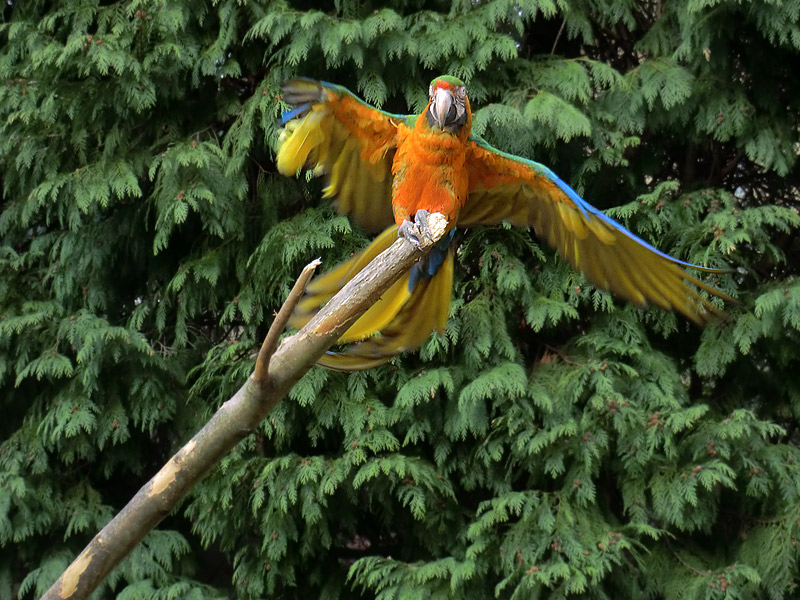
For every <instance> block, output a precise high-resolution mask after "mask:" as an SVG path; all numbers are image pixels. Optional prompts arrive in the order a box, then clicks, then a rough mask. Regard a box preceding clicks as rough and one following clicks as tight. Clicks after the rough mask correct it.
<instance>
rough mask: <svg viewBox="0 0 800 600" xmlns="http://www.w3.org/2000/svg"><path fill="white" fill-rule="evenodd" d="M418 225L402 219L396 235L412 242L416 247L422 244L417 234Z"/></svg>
mask: <svg viewBox="0 0 800 600" xmlns="http://www.w3.org/2000/svg"><path fill="white" fill-rule="evenodd" d="M419 232H420V227H419V226H418V225H416V224H415V223H412V222H411V221H409V220H408V219H403V222H402V224H401V225H400V228H399V230H398V232H397V235H398V236H400V237H401V238H405V239H407V240H408V241H409V242H411V243H412V244H414V245H415V246H416V247H417V248H419V247H420V245H421V244H422V239H421V238H420V236H419Z"/></svg>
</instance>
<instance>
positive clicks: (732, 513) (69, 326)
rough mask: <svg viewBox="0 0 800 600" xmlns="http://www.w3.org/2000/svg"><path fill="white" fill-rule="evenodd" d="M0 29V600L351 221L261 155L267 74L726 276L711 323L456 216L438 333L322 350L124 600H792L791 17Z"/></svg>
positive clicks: (243, 15) (243, 4) (209, 6)
mask: <svg viewBox="0 0 800 600" xmlns="http://www.w3.org/2000/svg"><path fill="white" fill-rule="evenodd" d="M2 11H3V12H2V16H3V18H2V21H1V22H0V76H1V77H2V80H3V81H2V83H3V85H1V86H0V111H1V112H2V118H0V168H1V169H2V170H0V181H1V182H2V188H1V190H2V191H1V192H0V193H1V194H2V196H0V397H2V401H1V402H2V408H3V414H4V419H3V422H2V424H0V597H2V598H14V597H19V598H32V597H37V596H39V595H40V594H41V593H43V592H44V590H46V589H47V588H48V586H49V585H50V583H51V582H52V581H54V580H55V579H56V578H57V577H58V575H59V574H60V573H61V572H62V571H63V569H64V568H65V567H66V565H68V564H69V562H70V561H71V560H72V559H73V558H74V557H75V556H76V555H77V554H78V552H80V550H81V549H82V547H83V546H84V545H85V544H86V543H87V542H88V540H90V539H91V537H92V536H93V535H94V533H95V532H96V531H97V530H98V529H99V528H101V527H102V526H103V525H104V524H105V523H107V522H108V520H109V519H110V518H111V517H112V516H113V515H114V514H115V513H116V512H117V511H118V510H119V509H120V508H121V507H122V506H124V504H125V503H126V502H127V501H128V499H129V498H130V497H131V496H132V495H133V494H134V493H135V491H136V490H137V489H138V488H139V487H140V486H141V485H143V484H144V483H145V482H146V481H147V480H148V478H149V477H150V476H151V475H152V474H153V473H154V472H155V471H156V470H157V469H158V468H159V467H160V466H161V465H162V464H163V463H164V462H165V461H166V460H167V459H168V457H169V456H170V455H171V454H172V453H173V452H174V451H175V450H176V449H177V448H178V447H179V445H180V444H181V443H182V442H183V441H185V440H186V439H187V438H188V437H189V436H190V435H191V434H192V433H193V432H194V431H196V429H198V428H199V427H200V426H201V425H202V423H204V422H205V420H206V419H207V418H208V417H209V416H210V415H211V414H212V413H213V411H214V410H215V409H216V408H217V407H218V406H219V405H220V404H221V403H222V402H223V401H224V400H226V399H227V398H228V397H229V396H230V395H231V394H232V393H233V392H234V391H235V390H236V389H237V388H238V387H239V386H240V385H241V384H242V382H243V381H244V380H245V378H246V377H247V376H248V375H249V373H250V371H251V369H252V365H253V359H254V353H255V351H256V349H257V348H258V344H259V342H260V339H261V338H262V336H263V335H264V333H265V331H266V328H267V327H268V325H269V323H270V322H271V320H272V315H273V313H274V311H275V310H276V309H277V308H278V307H279V306H280V304H281V302H282V301H283V299H284V297H285V295H286V293H287V292H288V290H289V289H290V286H291V285H292V283H293V281H294V278H295V277H296V275H297V274H298V273H299V271H300V269H301V267H302V266H303V265H304V264H306V263H307V262H308V261H309V260H311V259H313V258H316V257H317V256H322V258H323V259H324V261H325V265H327V266H329V265H334V264H336V263H337V262H338V261H340V260H342V259H344V258H346V257H347V256H349V255H350V254H351V253H352V252H355V251H357V250H358V249H359V248H361V247H363V246H364V245H365V244H366V242H367V237H366V236H365V235H364V234H363V233H362V232H360V231H358V230H357V229H356V228H354V227H352V226H351V225H350V223H349V222H348V221H347V219H346V218H344V217H340V216H337V215H336V214H335V211H334V209H333V208H332V207H331V203H330V202H329V201H326V200H320V196H321V188H322V185H321V184H320V182H319V181H317V180H314V179H312V178H310V177H309V178H299V179H298V180H290V179H286V178H282V177H280V176H278V175H277V173H276V169H275V166H274V161H273V159H274V150H275V144H276V142H277V138H276V121H277V118H278V115H279V113H280V111H281V108H282V106H281V102H280V97H279V85H280V83H281V81H283V80H284V79H286V78H288V77H290V76H295V75H306V76H311V77H319V78H322V79H325V80H327V81H332V82H335V83H338V84H342V85H345V86H347V87H348V88H350V89H352V90H353V91H355V92H358V93H359V94H360V95H361V96H362V97H364V98H365V99H366V100H367V101H369V102H372V103H374V104H377V105H380V106H381V107H382V108H384V109H386V110H390V111H392V112H398V113H407V112H413V111H419V110H421V109H422V108H423V107H424V105H425V103H426V101H427V95H426V89H427V82H428V81H430V80H431V79H432V78H433V77H434V76H435V75H439V74H442V73H448V74H451V75H455V76H458V77H461V78H463V79H465V80H466V81H467V84H468V89H469V93H470V99H471V102H472V106H473V109H475V110H476V112H475V119H474V129H475V131H476V132H478V133H480V134H481V135H483V136H485V137H486V138H487V139H488V140H489V141H490V142H491V143H492V144H493V145H495V146H497V147H498V148H501V149H502V150H504V151H508V152H514V153H519V154H522V155H524V156H526V157H528V158H533V159H535V160H538V161H540V162H544V163H546V164H548V166H550V167H551V168H552V169H553V170H554V171H555V172H556V173H559V174H560V176H561V177H562V178H564V179H565V180H566V181H569V182H570V183H571V184H572V185H573V186H574V187H576V189H578V190H579V191H580V192H581V193H582V194H583V195H584V196H585V197H586V198H587V199H588V200H589V201H590V202H592V203H593V204H595V205H596V206H598V207H600V208H603V209H609V213H610V214H612V215H613V216H614V217H615V218H618V219H620V220H622V221H623V222H624V223H626V225H627V226H629V227H630V228H631V229H632V230H633V231H634V232H636V233H638V234H639V235H641V236H643V237H645V238H646V239H648V240H649V241H651V242H652V243H654V244H655V245H656V246H657V247H659V248H660V249H663V250H664V251H666V252H669V253H671V254H673V255H675V256H677V257H679V258H681V259H683V260H687V261H691V262H695V263H699V264H704V265H709V266H713V267H718V268H730V269H731V270H730V271H729V272H725V273H721V274H715V275H709V276H707V275H703V276H702V278H704V281H708V283H709V284H711V285H714V286H716V287H718V288H719V289H721V290H723V291H724V292H726V293H728V294H730V295H732V296H735V297H736V298H737V299H738V300H739V304H735V305H728V306H725V307H724V308H725V309H726V310H727V312H728V314H729V317H728V319H727V320H726V321H720V322H715V323H713V324H711V325H710V326H708V327H707V328H706V329H704V330H699V329H697V328H695V327H693V326H691V325H690V324H688V323H686V322H685V321H684V320H682V319H681V318H679V317H677V316H675V315H673V314H670V313H665V312H663V311H660V310H658V309H656V308H653V307H645V308H640V307H635V306H630V305H624V304H623V303H620V302H617V301H615V300H614V299H613V298H612V297H611V296H610V295H609V294H608V293H606V292H603V291H601V290H596V289H594V288H593V287H591V286H589V285H588V284H587V282H586V281H585V279H584V278H583V277H582V276H581V275H580V274H578V273H575V272H573V271H572V270H571V269H570V268H569V266H568V265H566V264H565V263H564V262H563V261H561V260H560V259H558V257H557V256H556V254H555V253H553V252H552V251H550V250H549V249H548V248H547V247H546V245H545V244H544V243H542V242H541V241H539V240H537V239H536V238H535V236H534V235H533V234H532V232H530V231H524V230H519V229H514V228H511V227H509V226H504V225H501V226H497V227H486V228H475V229H473V230H471V231H466V232H459V233H458V235H457V238H456V240H457V244H458V252H457V269H456V285H455V293H454V297H453V302H452V304H451V318H450V320H449V322H448V325H447V329H446V331H445V332H444V333H443V334H435V335H433V336H431V338H430V339H429V340H428V341H427V342H426V344H425V345H424V346H423V348H422V349H421V350H420V352H419V353H416V354H410V355H407V356H402V357H400V358H398V359H396V360H394V361H393V362H392V363H391V364H389V365H386V366H383V367H380V368H377V369H374V370H372V371H369V372H364V373H355V374H352V375H343V374H340V373H331V372H328V371H324V370H322V369H313V370H312V371H310V372H309V373H307V374H306V375H305V376H304V377H303V379H302V380H301V381H300V382H299V383H298V384H297V385H296V386H295V388H294V389H293V390H292V392H291V394H290V396H289V397H288V398H287V399H286V400H285V401H283V402H282V403H281V404H280V405H279V406H278V407H277V408H275V410H273V412H272V413H270V415H269V417H268V418H267V419H266V420H265V421H264V422H263V423H262V424H261V426H260V427H259V430H258V431H257V432H256V433H255V434H253V435H251V436H249V437H248V438H247V439H245V440H244V441H242V443H241V444H240V445H239V446H238V447H237V448H236V449H235V450H234V451H233V452H232V453H231V454H230V455H228V456H227V457H225V458H224V460H223V461H222V463H221V464H220V465H219V467H218V468H216V469H214V470H213V471H212V472H211V473H210V474H209V475H208V477H207V478H206V479H205V480H204V481H203V482H202V483H201V484H200V485H199V486H198V488H197V489H196V490H195V491H194V492H193V494H192V496H191V497H190V499H189V500H188V501H187V503H186V504H185V505H184V506H182V507H181V508H180V509H178V510H177V511H175V513H174V514H172V515H170V517H169V518H168V519H167V520H166V521H165V522H164V523H162V525H161V526H160V527H159V529H158V530H156V531H154V532H152V533H151V534H150V535H149V536H148V537H147V538H146V539H145V541H144V542H143V543H142V544H141V545H140V546H139V547H138V548H137V549H136V550H135V552H134V553H133V554H132V555H131V556H130V557H129V558H128V559H127V560H126V561H125V562H123V563H122V564H121V565H120V566H119V567H118V568H117V569H116V570H115V571H114V573H112V575H111V576H110V577H109V578H108V579H107V581H106V582H105V583H104V584H103V586H101V588H100V591H99V592H98V597H119V598H137V599H138V598H164V599H168V598H223V597H237V598H264V597H281V598H309V597H311V598H317V597H319V598H327V599H333V598H375V597H377V598H383V599H395V600H399V599H403V598H407V599H412V598H413V599H417V598H431V599H433V598H459V599H461V598H467V599H469V598H475V599H478V598H481V599H483V598H490V597H498V598H519V599H522V598H539V597H547V598H565V597H585V598H598V599H600V598H609V599H610V598H666V599H679V598H680V599H687V598H692V599H694V598H743V599H750V598H770V599H772V598H774V599H780V598H790V597H794V596H795V595H796V593H797V592H796V590H797V586H798V584H800V570H798V564H800V552H799V551H798V549H797V541H798V539H797V538H798V537H800V531H799V530H800V521H798V513H797V507H798V506H800V492H799V491H798V490H800V438H799V437H798V431H799V429H798V419H800V380H799V379H798V376H797V371H798V367H800V365H799V364H798V360H799V358H798V352H797V348H798V347H800V282H799V281H798V265H800V245H799V244H798V241H797V239H798V236H797V230H798V227H799V226H800V217H799V216H798V211H797V198H798V187H799V186H800V180H799V179H798V169H799V168H800V167H798V154H797V148H798V145H799V144H800V139H798V128H797V123H798V113H799V112H800V105H798V98H800V89H799V88H800V86H799V85H798V80H797V77H796V76H795V73H794V71H793V65H795V64H796V63H797V61H798V54H799V53H800V25H799V24H798V3H797V2H796V1H794V0H792V1H789V2H782V3H766V4H765V3H739V2H733V1H721V2H705V1H697V0H686V1H677V2H661V3H636V2H611V3H609V2H607V3H564V2H552V1H549V0H524V1H521V0H487V1H481V2H476V1H473V0H454V1H452V2H450V3H446V2H440V1H436V2H434V1H427V0H411V1H410V0H393V1H391V2H387V3H383V4H380V3H375V2H371V1H366V2H353V1H350V0H337V1H336V2H334V3H311V2H302V3H301V2H295V3H289V2H284V1H272V2H264V1H258V0H219V1H217V2H213V3H211V2H209V3H196V2H194V3H190V2H186V1H180V0H179V1H174V2H155V1H151V0H131V1H129V2H116V3H109V2H99V1H97V0H88V1H85V2H81V3H76V2H66V1H61V2H43V1H41V0H31V1H28V2H13V3H11V4H7V5H6V6H5V7H4V8H3V9H2Z"/></svg>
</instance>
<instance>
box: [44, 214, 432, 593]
mask: <svg viewBox="0 0 800 600" xmlns="http://www.w3.org/2000/svg"><path fill="white" fill-rule="evenodd" d="M428 224H429V226H430V228H431V231H432V233H433V237H434V239H433V240H430V239H428V238H427V237H426V236H425V235H424V234H420V235H419V239H421V240H422V243H421V244H420V248H419V249H418V248H417V247H415V246H414V245H413V244H411V243H410V242H408V241H406V240H404V239H398V240H397V241H396V242H395V243H394V244H392V246H391V247H389V248H388V249H387V250H385V251H384V252H382V253H381V254H380V255H378V256H377V257H376V258H375V259H374V260H373V261H372V262H371V263H370V264H369V265H367V266H366V268H364V269H363V270H362V271H361V272H360V273H359V274H358V275H356V276H355V277H354V278H353V279H352V280H351V281H350V282H349V283H348V284H347V285H346V286H345V287H344V288H343V289H342V290H341V291H340V292H339V293H338V294H336V296H334V297H333V298H332V299H331V300H330V301H329V302H328V303H327V304H326V305H325V306H324V307H323V308H322V310H320V312H319V313H318V314H317V315H316V316H315V317H314V318H313V319H311V321H309V322H308V324H306V326H305V327H303V329H301V330H300V331H299V332H297V333H296V334H295V335H293V336H292V337H290V338H288V339H286V340H284V342H283V344H281V346H280V347H279V348H278V349H277V350H276V351H275V352H274V354H273V355H272V359H271V360H270V361H269V364H268V365H262V367H261V368H262V371H263V375H265V377H264V378H263V379H260V380H256V379H255V376H251V377H249V378H248V380H247V381H246V382H245V384H244V385H243V386H242V387H241V388H239V391H237V392H236V394H234V396H233V397H232V398H230V399H229V400H228V401H227V402H225V403H224V404H223V405H222V406H221V407H220V408H219V410H217V412H216V413H215V414H214V416H213V417H211V419H210V420H209V422H208V423H206V425H205V426H204V427H203V428H202V429H201V430H200V431H199V432H198V433H197V434H196V435H195V436H194V437H193V438H192V439H191V440H189V442H187V443H186V445H185V446H184V447H183V448H181V449H180V450H179V451H178V453H177V454H175V455H174V456H173V457H172V458H171V459H170V460H169V462H167V464H166V465H164V467H162V468H161V470H160V471H159V472H158V473H156V475H155V477H153V478H152V479H151V480H150V481H149V482H148V483H146V484H145V485H144V486H143V487H142V488H141V489H140V490H139V491H138V492H137V493H136V495H135V496H134V497H133V498H132V499H131V501H130V502H128V504H127V505H126V506H125V508H123V509H122V510H121V511H120V512H119V514H118V515H117V516H115V517H114V519H112V520H111V522H110V523H109V524H108V525H106V526H105V527H104V528H103V529H102V530H101V531H100V533H98V534H97V535H96V536H95V537H94V539H92V541H91V542H90V543H89V545H88V546H86V548H85V549H84V550H83V552H81V554H80V555H79V556H78V557H77V558H76V559H75V560H74V561H73V563H72V564H71V565H70V566H69V567H68V568H67V570H66V571H64V573H62V574H61V576H60V577H59V578H58V579H57V580H56V582H55V583H54V584H53V585H52V587H51V588H50V589H49V590H48V591H47V592H46V593H45V595H44V596H42V598H43V600H55V599H59V600H64V599H67V598H69V599H71V600H76V599H83V598H87V597H88V596H89V595H90V594H91V593H92V592H93V591H94V590H95V589H96V588H97V586H98V585H100V583H101V582H102V581H103V579H105V577H106V576H107V575H108V574H109V573H110V572H111V570H112V569H113V568H114V567H115V566H116V565H117V564H119V562H120V561H121V560H122V559H123V558H125V556H127V555H128V553H129V552H130V551H131V550H132V549H133V548H134V547H135V546H136V544H138V543H139V542H140V541H141V540H142V538H144V536H145V535H147V533H148V532H149V531H150V530H152V529H153V528H154V527H155V526H156V525H158V523H159V522H160V521H161V520H162V519H163V518H164V517H165V516H167V514H169V513H170V512H171V511H172V510H173V509H174V508H175V507H176V506H177V504H178V503H179V502H180V501H181V500H182V499H183V498H184V497H185V496H186V494H188V493H189V491H190V490H191V489H192V488H193V487H194V486H195V485H196V484H197V482H198V481H200V479H201V478H202V477H203V476H204V475H205V474H206V473H207V472H208V471H209V470H211V469H212V468H213V467H214V466H215V465H216V464H217V463H218V462H219V461H220V460H221V459H222V457H223V456H225V455H226V454H227V453H228V452H229V451H230V450H231V449H232V448H233V447H234V446H235V445H236V444H237V443H238V442H239V441H240V440H242V439H243V438H244V437H245V436H247V435H248V434H250V433H251V432H252V431H253V430H254V429H255V428H256V427H257V426H258V424H259V423H260V422H261V420H262V419H263V418H264V417H265V416H266V415H267V413H269V411H270V410H272V408H273V407H274V406H275V405H276V404H277V403H278V402H279V401H280V400H281V398H283V397H284V396H285V395H286V394H287V393H288V391H289V390H290V389H291V387H292V386H293V385H294V384H295V383H296V382H297V381H298V380H299V379H300V378H301V377H302V376H303V374H304V373H305V372H306V371H308V369H310V368H311V367H312V366H313V365H314V363H315V362H316V361H317V359H318V358H319V357H320V356H322V354H323V353H324V352H325V351H326V350H327V349H328V348H330V346H332V345H333V344H334V343H335V342H336V340H338V339H339V337H340V336H341V334H342V333H343V332H344V331H346V330H347V328H348V327H350V325H352V324H353V322H355V320H356V319H358V317H360V316H361V315H362V314H363V313H364V312H365V311H366V310H367V309H368V308H369V307H370V306H372V304H374V303H375V302H376V301H377V300H378V298H380V296H381V294H383V293H384V292H385V291H386V290H387V289H388V288H389V287H390V286H391V285H392V284H393V283H394V282H395V281H397V280H398V279H399V278H400V276H401V275H402V274H403V273H405V272H406V271H408V269H410V268H411V266H412V265H413V264H414V263H415V262H416V261H418V260H419V259H420V258H421V257H422V256H424V255H425V254H426V253H427V252H429V251H430V249H431V248H432V247H433V245H434V243H435V242H436V241H438V240H439V239H440V238H441V237H442V236H443V235H444V233H445V230H446V226H447V221H446V219H445V218H444V217H443V216H442V215H439V214H434V215H431V216H430V217H429V219H428ZM301 279H302V276H301ZM299 283H300V280H298V284H299ZM298 284H296V285H295V288H297V285H298ZM304 285H305V284H303V286H304ZM293 292H294V290H293ZM288 303H289V301H288V300H287V304H288ZM284 306H286V304H285V305H284ZM281 312H283V309H281ZM290 312H291V311H290ZM279 316H280V315H279ZM277 320H278V319H277V318H276V321H277ZM273 327H276V325H275V324H274V325H273ZM277 335H278V334H274V336H273V334H272V331H270V333H268V334H267V339H266V340H265V341H264V344H262V352H264V356H268V355H269V354H270V347H271V346H270V344H272V345H273V346H274V341H270V340H271V339H272V337H274V338H275V339H277ZM268 342H269V343H268ZM265 347H266V350H264V349H265ZM259 355H260V356H261V352H260V353H259Z"/></svg>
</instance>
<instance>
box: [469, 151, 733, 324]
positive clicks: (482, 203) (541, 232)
mask: <svg viewBox="0 0 800 600" xmlns="http://www.w3.org/2000/svg"><path fill="white" fill-rule="evenodd" d="M468 143H469V146H470V147H469V151H468V154H467V170H468V172H469V174H470V182H469V195H468V197H467V200H466V203H465V205H464V207H463V208H462V209H461V213H460V214H459V219H458V225H459V226H461V227H469V226H472V225H479V224H495V223H500V222H501V221H508V222H509V223H511V224H512V225H516V226H518V227H533V228H534V230H535V231H536V234H537V235H538V236H539V237H540V238H543V239H545V240H547V242H548V243H549V244H550V245H551V246H552V247H553V248H555V249H556V250H558V252H559V254H560V255H561V256H562V257H563V258H565V259H567V260H568V261H569V262H570V263H572V265H573V266H574V267H575V268H576V269H578V270H579V271H581V272H582V273H583V274H584V275H585V276H586V278H587V279H589V281H591V282H592V283H593V284H595V285H597V286H598V287H601V288H605V289H608V290H610V291H611V292H613V293H614V294H617V295H618V296H621V297H622V298H625V299H626V300H630V301H631V302H635V303H636V304H640V305H643V304H646V303H647V302H652V303H653V304H656V305H658V306H660V307H661V308H664V309H667V310H677V311H679V312H681V313H683V314H684V315H685V316H686V317H688V318H689V319H691V320H692V321H694V322H695V323H703V322H704V321H707V320H708V319H709V318H710V315H711V314H712V313H717V314H719V313H720V311H719V309H718V308H717V307H715V306H714V305H713V304H711V302H709V300H708V298H707V297H705V296H703V295H701V294H700V293H699V292H698V291H697V289H695V287H693V286H696V287H698V288H701V289H703V290H705V291H707V292H709V293H711V294H713V295H715V296H719V297H720V298H723V299H725V300H732V298H730V297H729V296H727V295H726V294H724V293H722V292H720V291H719V290H715V289H714V288H712V287H711V286H709V285H707V284H705V283H703V282H702V281H700V280H699V279H698V278H696V277H694V276H692V275H690V274H689V273H687V272H686V271H684V270H683V268H682V267H691V268H694V269H698V270H700V271H704V272H707V273H720V272H724V270H719V269H709V268H707V267H700V266H697V265H693V264H691V263H687V262H683V261H681V260H678V259H676V258H673V257H672V256H669V255H668V254H665V253H663V252H661V251H660V250H657V249H656V248H654V247H653V246H651V245H650V244H648V243H647V242H646V241H644V240H643V239H641V238H640V237H638V236H636V235H635V234H633V233H631V232H630V231H628V230H627V229H626V228H625V227H623V226H622V225H621V224H620V223H617V222H616V221H615V220H614V219H612V218H611V217H608V216H607V215H605V214H603V213H602V212H600V211H599V210H598V209H596V208H595V207H593V206H592V205H590V204H589V203H588V202H586V201H585V200H584V199H583V198H581V197H580V196H579V195H578V194H577V193H576V192H575V190H573V189H572V188H570V187H569V186H568V185H567V184H566V183H564V182H563V181H562V180H561V179H559V178H558V176H557V175H556V174H555V173H553V172H552V171H551V170H550V169H548V168H547V167H545V166H544V165H541V164H539V163H537V162H533V161H530V160H526V159H524V158H520V157H518V156H514V155H511V154H506V153H504V152H500V151H499V150H497V149H495V148H493V147H492V146H490V145H489V144H488V143H486V141H484V140H483V139H481V138H479V137H477V136H472V137H471V138H470V140H469V141H468Z"/></svg>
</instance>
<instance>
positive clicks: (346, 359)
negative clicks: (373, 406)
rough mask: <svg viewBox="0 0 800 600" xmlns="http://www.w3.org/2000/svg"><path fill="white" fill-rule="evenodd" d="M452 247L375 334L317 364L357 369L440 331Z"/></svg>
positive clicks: (449, 289) (450, 283) (449, 281)
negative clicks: (442, 260) (436, 268)
mask: <svg viewBox="0 0 800 600" xmlns="http://www.w3.org/2000/svg"><path fill="white" fill-rule="evenodd" d="M453 257H454V253H453V250H452V249H450V250H449V251H448V252H447V256H446V257H445V260H444V262H443V263H442V267H441V268H440V269H439V270H438V271H437V272H436V274H435V275H434V276H433V277H431V278H430V279H427V280H425V281H421V282H419V283H417V285H416V286H415V287H414V290H413V291H412V292H411V295H410V296H409V298H408V301H407V302H406V303H405V304H404V305H403V307H402V308H401V309H400V310H399V311H398V312H397V314H396V315H395V316H394V318H393V319H392V320H391V322H390V323H389V324H388V325H386V326H385V327H383V328H382V329H381V330H380V332H379V333H377V335H373V336H372V337H369V338H366V339H364V340H362V341H359V342H356V343H354V344H351V345H350V346H348V347H347V348H345V349H344V350H342V351H341V352H328V353H327V354H325V355H324V356H323V357H322V358H321V359H320V360H319V364H321V365H323V366H325V367H328V368H329V369H335V370H337V371H358V370H362V369H369V368H372V367H374V366H377V365H380V364H382V363H384V362H386V361H388V360H389V359H391V358H392V357H394V356H397V355H398V354H400V353H401V352H404V351H406V350H414V349H416V348H419V347H420V346H421V345H422V344H423V343H424V342H425V340H426V339H428V336H429V335H430V334H431V332H433V331H438V332H440V333H441V332H444V329H445V326H446V325H447V317H448V312H449V310H450V296H451V293H452V289H453V260H454V258H453Z"/></svg>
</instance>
